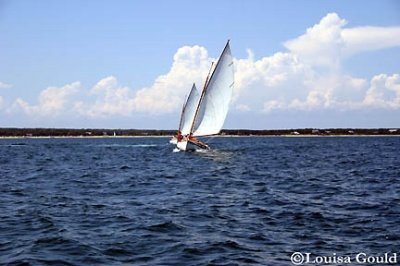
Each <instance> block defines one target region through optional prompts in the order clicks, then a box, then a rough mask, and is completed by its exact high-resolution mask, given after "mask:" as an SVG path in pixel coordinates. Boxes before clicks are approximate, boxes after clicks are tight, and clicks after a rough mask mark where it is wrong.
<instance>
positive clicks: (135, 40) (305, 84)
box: [0, 0, 400, 129]
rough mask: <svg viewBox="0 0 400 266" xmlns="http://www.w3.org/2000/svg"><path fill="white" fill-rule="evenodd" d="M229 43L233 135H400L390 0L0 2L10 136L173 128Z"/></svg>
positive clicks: (4, 115)
mask: <svg viewBox="0 0 400 266" xmlns="http://www.w3.org/2000/svg"><path fill="white" fill-rule="evenodd" d="M228 39H230V44H231V50H232V54H233V56H234V66H235V88H234V95H233V99H232V102H231V108H230V111H229V113H228V117H227V119H226V121H225V125H224V128H228V129H245V128H247V129H286V128H339V127H341V128H348V127H353V128H354V127H360V128H379V127H388V128H399V127H400V2H399V1H388V0H375V1H373V0H362V1H358V0H355V1H341V0H339V1H329V0H327V1H315V0H299V1H286V0H283V1H268V0H252V1H245V0H219V1H211V0H203V1H178V0H169V1H162V0H148V1H145V0H137V1H94V0H87V1H74V0H72V1H45V0H38V1H27V0H16V1H8V0H0V127H51V128H54V127H56V128H138V129H145V128H147V129H175V128H177V126H178V123H179V115H180V111H181V106H182V103H183V102H184V99H185V97H186V96H187V94H188V93H189V91H190V89H191V86H192V84H193V82H195V83H196V84H197V87H200V88H201V87H202V84H203V83H204V79H205V77H206V76H207V72H208V70H209V68H210V65H211V62H212V61H215V60H216V59H217V58H218V56H219V55H220V53H221V51H222V49H223V47H224V45H225V43H226V41H227V40H228Z"/></svg>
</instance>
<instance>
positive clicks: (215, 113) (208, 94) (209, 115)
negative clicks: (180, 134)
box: [192, 42, 234, 136]
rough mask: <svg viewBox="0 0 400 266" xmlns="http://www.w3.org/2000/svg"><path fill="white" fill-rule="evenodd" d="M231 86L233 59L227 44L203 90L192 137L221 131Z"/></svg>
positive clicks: (231, 90)
mask: <svg viewBox="0 0 400 266" xmlns="http://www.w3.org/2000/svg"><path fill="white" fill-rule="evenodd" d="M233 85H234V69H233V59H232V54H231V49H230V47H229V42H228V43H227V44H226V46H225V49H224V51H223V52H222V54H221V57H220V58H219V60H218V63H217V65H216V67H215V69H214V72H213V74H212V75H211V78H210V80H209V81H208V83H207V84H206V86H205V88H204V90H205V91H204V92H203V95H202V99H201V100H200V106H199V107H198V108H199V110H198V111H197V114H196V117H195V121H194V125H193V131H192V133H193V136H207V135H214V134H218V133H219V132H220V131H221V129H222V126H223V124H224V121H225V118H226V115H227V113H228V109H229V104H230V101H231V98H232V92H233Z"/></svg>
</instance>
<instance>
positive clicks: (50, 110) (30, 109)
mask: <svg viewBox="0 0 400 266" xmlns="http://www.w3.org/2000/svg"><path fill="white" fill-rule="evenodd" d="M80 86H81V84H80V82H73V83H71V84H67V85H65V86H62V87H48V88H47V89H45V90H43V91H42V92H41V93H40V95H39V99H38V104H37V105H31V104H29V103H28V102H26V101H25V100H23V99H21V98H17V99H16V100H15V102H14V104H13V106H12V109H13V110H22V111H23V112H24V113H26V114H28V115H39V116H57V115H59V114H61V113H62V112H63V111H66V110H67V108H68V107H69V106H68V105H69V104H70V101H69V97H70V96H71V95H73V94H75V93H77V92H78V90H79V88H80Z"/></svg>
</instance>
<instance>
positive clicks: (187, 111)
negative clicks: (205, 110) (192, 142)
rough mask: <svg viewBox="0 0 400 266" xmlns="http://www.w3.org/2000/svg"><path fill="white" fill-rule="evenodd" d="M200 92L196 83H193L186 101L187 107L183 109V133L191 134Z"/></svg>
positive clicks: (181, 126)
mask: <svg viewBox="0 0 400 266" xmlns="http://www.w3.org/2000/svg"><path fill="white" fill-rule="evenodd" d="M199 98H200V94H199V92H198V91H197V89H196V85H195V84H193V86H192V90H191V91H190V94H189V97H188V99H187V101H186V104H185V107H184V108H183V111H182V117H181V124H180V128H179V130H180V131H181V134H182V135H189V134H190V128H191V127H192V124H193V119H194V115H195V113H196V108H197V105H198V102H199Z"/></svg>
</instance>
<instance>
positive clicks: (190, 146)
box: [176, 140, 210, 151]
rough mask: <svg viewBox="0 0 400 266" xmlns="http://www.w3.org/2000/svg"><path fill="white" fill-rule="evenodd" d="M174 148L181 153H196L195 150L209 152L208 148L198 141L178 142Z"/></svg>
mask: <svg viewBox="0 0 400 266" xmlns="http://www.w3.org/2000/svg"><path fill="white" fill-rule="evenodd" d="M176 147H177V148H178V149H179V150H181V151H196V150H199V149H201V150H209V149H210V147H209V146H208V145H207V144H205V143H203V142H200V141H197V142H194V141H191V140H185V141H179V142H178V143H177V144H176Z"/></svg>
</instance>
